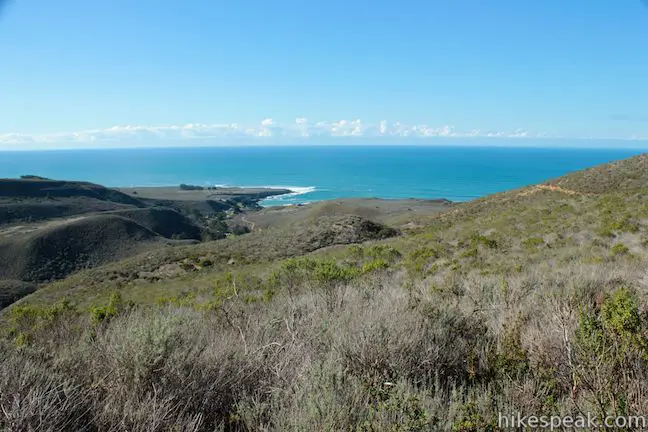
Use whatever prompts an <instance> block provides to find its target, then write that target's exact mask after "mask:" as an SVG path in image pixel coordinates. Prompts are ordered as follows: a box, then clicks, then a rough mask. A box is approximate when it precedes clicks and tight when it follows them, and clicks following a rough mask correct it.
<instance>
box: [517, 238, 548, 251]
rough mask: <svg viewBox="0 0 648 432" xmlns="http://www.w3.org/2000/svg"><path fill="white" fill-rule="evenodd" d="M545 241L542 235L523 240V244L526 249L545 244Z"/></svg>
mask: <svg viewBox="0 0 648 432" xmlns="http://www.w3.org/2000/svg"><path fill="white" fill-rule="evenodd" d="M544 244H545V241H544V239H543V238H542V237H529V238H528V239H526V240H524V241H523V242H522V246H524V247H525V248H526V249H537V248H538V246H543V245H544Z"/></svg>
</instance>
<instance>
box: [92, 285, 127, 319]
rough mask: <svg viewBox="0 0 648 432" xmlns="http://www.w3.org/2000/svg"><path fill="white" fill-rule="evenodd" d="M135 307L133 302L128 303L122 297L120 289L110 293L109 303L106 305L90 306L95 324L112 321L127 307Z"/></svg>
mask: <svg viewBox="0 0 648 432" xmlns="http://www.w3.org/2000/svg"><path fill="white" fill-rule="evenodd" d="M131 307H133V303H132V302H129V303H126V302H124V300H123V299H122V296H121V294H120V293H119V292H118V291H114V292H113V293H112V294H110V299H109V300H108V304H107V305H105V306H93V307H92V308H90V317H91V319H92V322H93V323H94V324H101V323H102V322H105V321H110V320H111V319H113V318H114V317H116V316H117V315H118V314H119V313H120V312H123V311H124V310H125V309H127V308H131Z"/></svg>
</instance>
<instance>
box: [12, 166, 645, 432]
mask: <svg viewBox="0 0 648 432" xmlns="http://www.w3.org/2000/svg"><path fill="white" fill-rule="evenodd" d="M645 158H646V157H645V156H641V157H638V158H633V159H630V160H628V161H623V162H619V163H615V164H612V165H608V166H605V167H599V168H597V169H593V170H588V171H585V172H580V173H575V174H573V175H569V176H566V177H564V178H561V179H556V180H553V181H550V182H548V183H546V184H542V185H536V186H531V187H528V188H523V189H519V190H515V191H510V192H506V193H502V194H496V195H493V196H490V197H487V198H484V199H480V200H476V201H473V202H470V203H465V204H460V205H457V206H452V207H451V208H450V209H448V210H446V211H444V212H441V213H439V214H431V215H429V216H426V217H425V218H424V219H421V220H420V221H419V223H418V224H416V226H413V227H411V228H410V229H407V230H406V231H405V232H404V234H406V235H401V236H393V234H394V233H393V232H390V231H389V230H386V229H385V228H384V227H382V226H379V225H372V224H370V223H369V222H367V221H366V220H363V219H357V218H355V217H354V218H352V219H349V220H340V219H339V218H334V219H327V218H324V219H322V218H319V219H317V220H316V221H319V222H317V223H316V224H314V225H313V224H312V223H311V222H308V221H306V220H304V221H303V222H302V224H296V225H293V226H290V227H285V228H282V229H267V230H263V231H260V232H256V233H253V234H251V235H247V236H242V237H235V238H229V239H227V240H223V241H217V242H212V243H204V244H200V245H196V246H185V247H180V248H168V249H165V250H162V251H156V252H154V253H147V254H143V255H138V256H136V257H134V258H131V259H129V260H126V261H123V262H121V263H113V264H109V265H107V266H104V267H100V268H97V269H92V270H89V271H86V272H81V273H78V274H76V275H74V276H72V277H70V278H68V279H67V280H64V281H60V282H57V283H54V284H52V285H50V286H48V287H47V288H45V289H42V290H39V291H37V292H35V293H33V294H31V295H29V296H27V297H25V298H24V299H23V300H22V301H20V302H18V303H17V304H15V305H14V306H12V307H10V308H8V309H6V310H5V311H4V313H3V314H2V320H3V327H4V332H5V336H4V339H3V341H2V342H0V343H2V344H3V346H2V348H3V349H0V356H2V357H1V358H2V360H1V361H2V362H3V365H4V366H5V367H4V368H3V370H4V371H11V372H10V373H9V372H4V373H0V405H2V406H3V407H8V408H5V410H4V411H3V414H2V415H0V424H1V425H2V426H3V427H9V428H13V429H17V430H23V429H29V428H30V427H32V428H35V427H40V428H41V430H59V429H66V428H67V429H84V428H85V429H86V430H153V431H155V430H160V431H162V430H174V429H176V430H194V431H202V430H205V431H208V430H209V431H212V430H229V431H233V430H234V431H239V430H240V431H251V430H355V431H382V430H392V431H426V430H453V431H475V432H476V431H489V430H496V428H497V421H498V413H503V414H505V415H506V414H509V415H513V414H516V413H517V412H520V413H521V414H522V415H560V416H565V415H571V416H574V417H577V416H580V415H586V414H587V413H590V414H591V415H594V416H598V417H601V418H603V417H605V416H608V415H613V416H619V415H641V414H644V413H645V412H648V397H647V396H646V393H645V391H643V387H644V386H645V382H646V379H648V364H647V363H646V358H648V312H647V311H648V309H647V306H648V300H647V299H648V297H647V296H646V294H647V291H648V280H647V278H646V268H648V266H647V264H648V179H646V178H644V177H645V176H646V170H645V169H644V168H645V165H644V164H645V160H646V159H645ZM349 225H350V226H352V227H356V230H351V231H349V230H348V229H347V228H346V227H347V226H349ZM363 226H364V227H365V228H362V227H363ZM357 228H362V229H360V231H357ZM359 241H365V242H364V243H363V244H361V245H357V244H356V245H344V243H349V242H359ZM322 246H330V247H322ZM176 270H177V271H176ZM120 272H122V273H120ZM25 383H28V384H25ZM8 395H10V396H8ZM34 395H37V397H34ZM179 401H181V402H179ZM52 406H56V407H57V409H50V407H52ZM636 429H640V428H636Z"/></svg>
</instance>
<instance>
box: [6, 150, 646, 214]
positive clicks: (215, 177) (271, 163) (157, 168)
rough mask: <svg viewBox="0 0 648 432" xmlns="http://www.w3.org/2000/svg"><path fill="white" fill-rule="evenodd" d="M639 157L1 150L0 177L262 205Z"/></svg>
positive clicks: (458, 185) (480, 187)
mask: <svg viewBox="0 0 648 432" xmlns="http://www.w3.org/2000/svg"><path fill="white" fill-rule="evenodd" d="M641 153H644V151H643V150H642V149H638V148H635V149H633V148H555V147H551V148H550V147H505V146H491V147H486V146H384V145H380V146H369V145H365V146H299V147H298V146H251V147H183V148H179V147H176V148H170V147H169V148H130V149H91V150H90V149H86V150H58V151H52V150H47V151H4V152H0V177H5V178H6V177H19V176H21V175H28V174H29V175H39V176H43V177H48V178H53V179H64V180H85V181H90V182H93V183H98V184H102V185H105V186H109V187H142V186H175V185H179V184H181V183H185V184H194V185H200V186H240V187H272V188H288V189H291V190H293V191H294V193H292V194H289V195H283V196H279V197H273V198H270V199H267V200H265V201H263V203H262V204H263V205H266V206H272V205H286V204H298V203H309V202H314V201H320V200H327V199H337V198H361V197H362V198H367V197H375V198H386V199H399V198H400V199H402V198H419V199H441V198H444V199H449V200H451V201H468V200H471V199H475V198H479V197H483V196H486V195H490V194H493V193H497V192H502V191H505V190H509V189H515V188H519V187H523V186H527V185H529V184H534V183H540V182H543V181H545V180H548V179H551V178H555V177H559V176H561V175H564V174H567V173H569V172H573V171H577V170H581V169H584V168H588V167H592V166H595V165H598V164H602V163H606V162H611V161H614V160H620V159H625V158H628V157H631V156H635V155H638V154H641Z"/></svg>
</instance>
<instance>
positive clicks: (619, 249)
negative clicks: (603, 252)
mask: <svg viewBox="0 0 648 432" xmlns="http://www.w3.org/2000/svg"><path fill="white" fill-rule="evenodd" d="M611 250H612V255H626V254H627V253H628V252H630V249H629V248H628V246H626V245H624V244H623V243H617V244H615V245H614V246H612V249H611Z"/></svg>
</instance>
